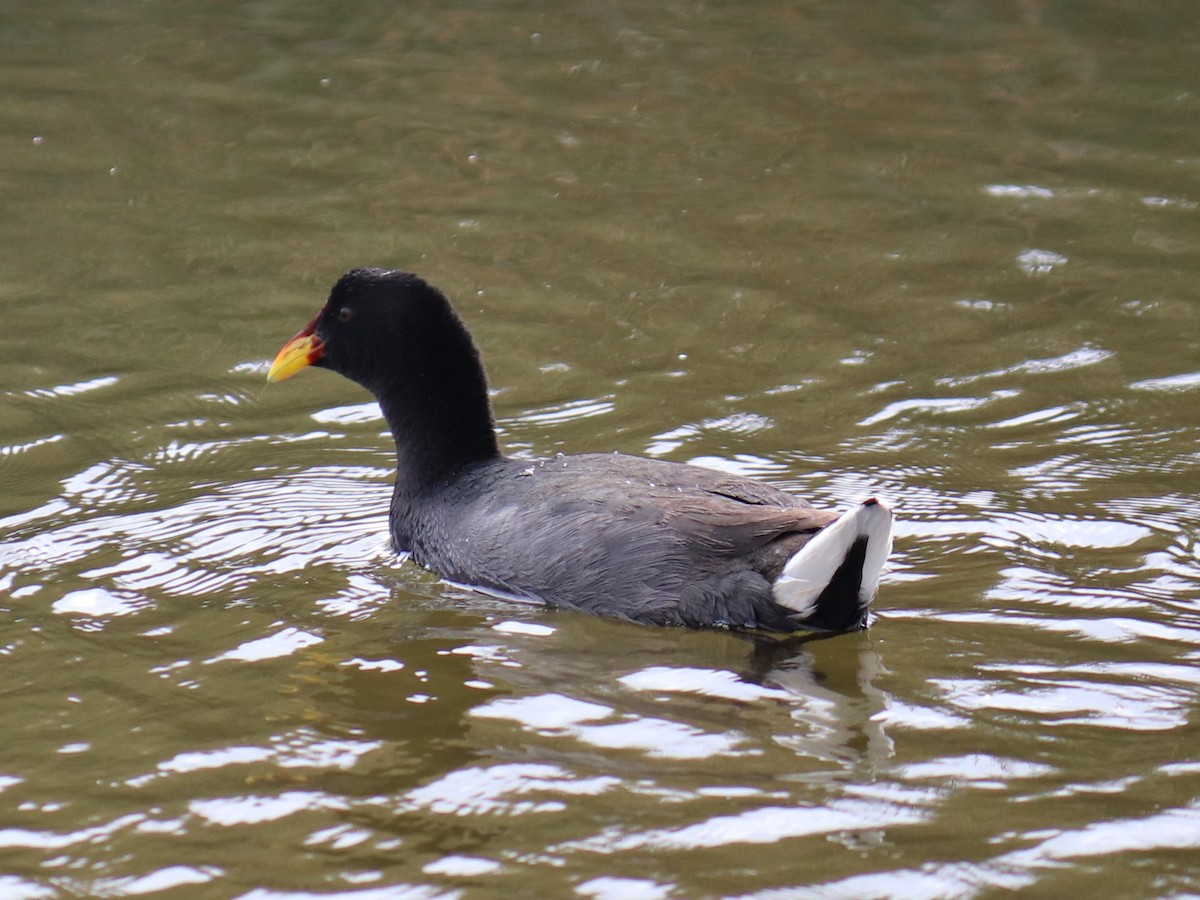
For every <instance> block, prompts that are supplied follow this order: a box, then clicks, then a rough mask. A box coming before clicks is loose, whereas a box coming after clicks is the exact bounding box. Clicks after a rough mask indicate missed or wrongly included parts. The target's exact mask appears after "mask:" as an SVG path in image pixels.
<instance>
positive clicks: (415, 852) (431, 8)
mask: <svg viewBox="0 0 1200 900" xmlns="http://www.w3.org/2000/svg"><path fill="white" fill-rule="evenodd" d="M1198 48H1200V26H1198V25H1197V22H1196V19H1195V16H1194V14H1193V11H1192V7H1191V6H1190V5H1188V4H1182V3H1167V4H1158V5H1155V7H1154V8H1152V9H1148V8H1146V7H1145V6H1144V5H1143V4H1135V3H1128V2H1109V3H1094V4H1073V3H1053V2H1051V3H1038V2H1032V3H1025V4H1021V5H1019V6H1014V7H1013V8H1011V9H1006V8H1000V7H996V6H993V5H990V4H983V3H974V4H972V3H963V4H943V5H934V4H900V3H881V4H870V5H853V4H836V3H810V4H783V3H777V4H774V3H763V4H702V3H668V4H657V5H649V6H646V5H643V4H631V3H622V2H614V3H582V2H581V3H573V2H572V3H563V4H554V5H550V4H472V3H457V4H444V5H435V4H399V5H397V4H374V3H352V4H345V5H338V6H330V5H320V4H310V3H301V2H289V0H276V2H257V3H242V4H235V3H222V2H219V0H218V2H212V0H210V2H206V3H204V4H200V3H177V4H166V5H156V4H147V3H135V2H111V3H101V4H95V3H89V4H84V3H75V2H66V3H56V4H50V5H47V4H35V3H31V2H27V0H15V2H10V3H7V4H5V6H4V7H3V9H0V84H3V85H4V90H3V93H2V94H0V98H2V99H0V208H2V209H3V214H2V215H0V245H2V246H3V247H4V248H5V252H3V253H0V322H2V323H3V327H2V328H0V349H2V352H0V673H2V677H0V735H2V737H0V896H4V897H6V898H7V897H19V898H25V897H30V898H41V897H69V896H77V895H103V896H126V895H153V894H160V895H163V896H168V895H169V896H181V897H187V896H195V897H215V896H231V897H232V896H248V897H254V898H274V897H283V896H290V897H294V896H338V897H349V898H355V900H374V898H381V897H388V898H391V897H403V898H433V897H463V898H474V897H493V896H494V897H510V896H551V897H554V896H579V897H585V898H605V900H607V898H622V900H624V898H660V897H661V898H692V897H742V898H751V897H753V898H760V900H767V898H771V900H778V898H792V897H796V898H800V897H810V896H813V897H816V896H820V897H826V896H845V897H896V898H899V897H906V898H914V897H974V896H991V895H995V894H998V893H1000V892H1002V891H1005V890H1009V889H1014V888H1019V889H1022V890H1023V891H1024V892H1026V893H1028V894H1030V895H1032V896H1075V895H1085V894H1088V893H1093V894H1099V895H1104V896H1131V897H1135V896H1136V897H1143V896H1145V897H1150V896H1155V897H1159V896H1162V897H1171V896H1183V895H1188V894H1194V893H1197V892H1200V864H1198V863H1197V862H1196V858H1197V850H1198V849H1200V731H1198V722H1200V711H1198V705H1200V704H1198V697H1200V549H1198V547H1200V545H1198V543H1197V524H1198V522H1200V515H1198V514H1197V495H1198V494H1200V466H1198V461H1200V451H1198V446H1197V439H1198V437H1200V425H1198V424H1197V415H1196V409H1197V403H1198V400H1200V352H1198V351H1200V303H1198V302H1197V300H1196V299H1195V295H1196V271H1197V265H1198V258H1197V251H1196V248H1197V246H1200V241H1198V238H1200V178H1198V175H1200V154H1198V153H1197V149H1196V148H1197V146H1198V141H1197V137H1198V135H1197V126H1196V122H1197V121H1200V94H1198V93H1197V87H1196V82H1195V77H1194V73H1195V72H1196V71H1197V65H1198V63H1200V59H1198V58H1197V57H1198V55H1200V51H1198ZM365 264H374V265H387V266H395V267H402V268H408V269H412V270H415V271H417V272H419V273H421V274H422V275H424V276H425V277H427V278H428V279H429V280H431V281H432V282H434V283H435V284H438V285H439V286H441V287H442V288H443V289H445V290H446V291H447V293H448V294H449V295H450V296H451V297H452V298H454V299H455V300H456V302H457V304H458V306H459V307H460V309H461V310H462V312H463V314H464V317H465V318H466V320H467V321H468V324H469V325H470V326H471V328H472V329H473V331H474V333H475V335H476V337H477V339H478V341H479V343H480V344H481V346H482V348H483V351H484V354H485V358H486V360H487V363H488V367H489V371H490V374H491V380H492V386H493V388H494V391H495V404H496V410H497V415H498V417H499V419H500V421H501V426H502V429H503V441H504V444H505V446H506V447H507V448H509V450H510V451H511V452H514V453H518V454H524V455H528V456H542V455H550V454H553V453H555V452H559V451H564V452H571V451H584V450H612V449H619V450H622V451H625V452H631V453H643V454H651V455H657V456H661V457H664V458H669V459H674V460H682V461H698V462H701V463H703V464H707V465H716V466H721V467H725V468H728V469H733V470H736V471H741V472H745V473H749V474H753V475H756V476H759V477H762V478H765V479H768V480H770V481H772V482H774V483H777V484H780V485H783V486H785V487H788V488H791V489H795V490H798V491H802V492H804V493H805V494H807V495H809V496H811V497H812V498H813V499H815V500H817V501H819V502H820V503H822V504H824V505H830V506H839V505H845V504H848V503H850V502H853V501H856V500H861V499H862V498H864V497H866V496H870V495H872V494H876V495H879V496H881V497H886V498H887V499H889V500H890V501H891V502H892V503H893V504H894V505H895V506H896V508H897V512H898V515H899V517H900V518H899V519H898V522H897V542H896V552H895V556H894V558H893V561H892V565H891V570H890V572H889V574H888V575H887V576H886V578H885V581H884V584H883V588H882V590H881V593H880V597H879V601H878V604H877V611H878V619H877V622H876V625H875V627H874V628H873V629H872V630H871V631H869V632H867V633H865V634H862V635H851V636H843V637H839V638H836V639H833V640H828V641H820V642H816V643H807V644H804V645H802V646H790V645H780V646H778V647H776V648H773V649H770V650H768V649H764V648H757V649H756V648H755V647H753V646H752V645H751V644H750V643H749V642H748V641H746V640H745V639H743V638H741V637H739V636H737V635H733V634H727V633H718V632H711V633H703V632H685V631H679V630H670V629H652V628H639V627H635V626H630V625H624V624H621V623H616V622H609V621H601V620H595V619H590V618H585V617H582V616H576V615H570V614H555V613H551V612H546V611H544V610H540V609H538V608H534V607H526V606H517V605H508V604H505V603H502V602H499V601H496V600H492V599H488V598H485V597H480V596H477V595H474V594H471V593H468V592H464V591H461V590H459V589H457V588H452V587H448V586H446V585H444V584H442V583H440V582H439V581H438V580H437V579H436V578H434V577H433V576H431V575H429V574H428V573H425V572H422V571H420V570H419V569H417V568H415V567H413V566H411V565H406V564H404V563H402V562H400V561H398V560H396V559H394V558H393V557H392V556H391V554H390V553H389V551H388V549H387V545H386V542H385V526H386V507H387V500H388V495H389V479H390V466H391V457H390V449H389V447H390V441H389V439H388V438H387V436H386V434H384V433H383V423H382V421H381V420H380V419H379V418H378V416H377V413H376V411H375V410H374V408H373V406H371V405H370V404H369V403H368V402H367V401H368V398H367V397H366V396H364V395H363V394H362V393H361V392H360V391H359V390H358V389H357V388H355V387H354V386H353V385H352V384H350V383H349V382H346V381H343V380H341V379H338V378H337V377H335V376H333V375H330V374H329V373H326V372H309V373H305V374H304V375H302V376H300V377H298V378H296V379H294V380H292V381H289V382H287V383H286V384H282V385H277V386H272V387H271V388H270V390H264V388H263V378H264V373H265V368H266V362H267V360H268V359H269V358H270V357H272V356H273V355H274V353H275V351H276V350H277V349H278V348H279V346H280V345H281V344H282V342H283V341H284V340H286V339H287V338H288V337H290V336H291V335H292V334H293V333H294V332H295V331H296V329H297V328H299V327H300V326H301V325H302V324H303V323H304V322H306V321H307V320H308V319H309V318H310V316H311V315H312V313H313V312H314V311H315V310H316V308H317V307H318V306H319V305H320V303H321V302H322V300H323V299H324V295H325V292H326V291H327V290H328V287H329V286H330V285H331V284H332V282H333V281H334V280H335V278H336V277H337V276H338V275H339V274H341V272H342V271H344V270H345V269H347V268H350V267H352V266H356V265H365Z"/></svg>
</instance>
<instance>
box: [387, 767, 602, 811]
mask: <svg viewBox="0 0 1200 900" xmlns="http://www.w3.org/2000/svg"><path fill="white" fill-rule="evenodd" d="M620 783H621V780H620V779H619V778H615V777H612V776H608V775H603V776H597V777H593V778H581V777H579V776H576V775H574V774H573V773H571V772H569V771H567V770H566V769H563V768H561V767H559V766H555V765H550V764H546V763H502V764H499V765H494V766H472V767H469V768H466V769H458V770H457V771H454V772H451V773H450V774H448V775H444V776H443V777H441V778H438V779H436V780H435V781H432V782H430V783H429V784H426V785H423V786H421V787H419V788H415V789H414V790H411V791H409V792H408V793H407V794H405V796H404V801H405V802H404V807H406V808H409V809H428V810H429V811H431V812H435V813H441V814H444V815H455V816H478V815H500V816H520V815H526V814H529V813H546V812H561V811H562V810H564V809H566V808H567V807H566V804H565V803H564V802H563V800H562V799H561V798H565V797H572V796H580V795H588V796H594V795H596V794H602V793H604V792H605V791H609V790H612V789H613V788H615V787H617V786H618V785H619V784H620ZM547 797H549V798H552V799H546V798H547Z"/></svg>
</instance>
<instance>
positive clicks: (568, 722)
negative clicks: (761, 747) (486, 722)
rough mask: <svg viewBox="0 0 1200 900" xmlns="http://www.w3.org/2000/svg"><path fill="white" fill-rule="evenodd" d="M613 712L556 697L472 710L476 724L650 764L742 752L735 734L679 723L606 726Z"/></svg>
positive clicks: (636, 720)
mask: <svg viewBox="0 0 1200 900" xmlns="http://www.w3.org/2000/svg"><path fill="white" fill-rule="evenodd" d="M613 714H614V710H612V709H611V708H609V707H605V706H601V705H599V704H596V703H585V702H583V701H579V700H574V699H572V698H570V697H564V696H562V695H561V694H542V695H537V696H531V697H520V698H508V697H505V698H501V699H499V700H493V701H491V702H490V703H487V704H484V705H483V706H477V707H475V708H474V709H472V710H471V715H472V716H475V717H477V718H481V719H507V720H510V721H514V722H518V723H520V724H521V725H522V726H523V727H525V728H528V729H530V730H533V731H537V732H540V733H542V734H546V735H562V736H569V737H572V738H574V739H576V740H578V741H581V742H582V743H585V744H590V745H591V746H593V747H603V748H606V749H610V750H640V751H641V752H643V753H645V754H646V755H647V756H649V757H651V758H660V759H704V758H708V757H715V756H735V755H740V754H741V753H743V752H745V751H744V750H739V749H738V747H739V745H741V744H743V743H744V742H745V738H744V736H742V735H740V734H738V733H737V732H732V731H729V732H724V733H719V734H717V733H711V732H705V731H703V730H701V729H699V728H697V727H695V726H692V725H686V724H684V723H681V722H673V721H670V720H667V719H660V718H654V717H625V718H623V719H622V720H620V721H615V722H609V723H605V724H586V723H591V722H596V721H599V720H603V719H606V718H609V717H610V716H611V715H613Z"/></svg>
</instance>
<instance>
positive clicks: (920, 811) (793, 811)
mask: <svg viewBox="0 0 1200 900" xmlns="http://www.w3.org/2000/svg"><path fill="white" fill-rule="evenodd" d="M926 798H927V795H925V794H920V793H913V794H912V795H910V796H907V797H905V798H904V800H905V801H906V802H902V803H887V802H880V801H868V800H860V799H853V798H838V799H835V800H831V801H830V802H829V803H827V804H825V805H824V806H795V807H782V806H764V807H759V808H757V809H751V810H747V811H746V812H743V813H740V814H737V815H728V816H714V817H712V818H709V819H706V820H704V821H702V822H697V823H695V824H693V825H685V826H683V827H681V828H661V829H653V830H651V831H644V832H633V833H623V831H622V829H620V828H612V829H608V830H606V831H605V832H604V833H602V834H598V835H596V836H595V837H591V838H585V839H584V840H580V841H571V842H568V843H566V844H564V845H561V846H560V847H558V848H557V849H558V850H560V851H561V850H565V849H572V850H585V851H591V852H596V853H621V852H624V851H628V850H635V849H642V848H649V849H653V850H695V849H702V848H706V847H721V846H727V845H730V844H774V843H776V842H778V841H782V840H786V839H787V838H797V837H806V836H809V835H814V834H829V833H831V832H836V831H845V830H862V829H871V828H885V827H889V826H894V825H915V824H918V823H920V822H923V821H925V820H926V819H927V818H929V815H930V813H929V811H928V810H926V809H924V808H922V807H923V806H924V803H925V800H926Z"/></svg>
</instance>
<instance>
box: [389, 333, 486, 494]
mask: <svg viewBox="0 0 1200 900" xmlns="http://www.w3.org/2000/svg"><path fill="white" fill-rule="evenodd" d="M453 325H457V326H458V327H457V328H454V327H451V328H450V329H449V331H450V332H451V333H450V334H448V335H443V336H442V337H441V338H437V337H436V336H433V335H430V340H428V341H427V342H423V343H422V344H421V346H420V347H415V348H414V347H409V348H408V353H409V355H410V358H409V359H408V360H406V365H405V366H404V372H405V374H404V376H403V377H402V378H399V379H397V380H395V381H393V382H391V383H388V384H385V385H379V386H376V390H375V394H376V396H377V397H378V398H379V405H380V408H381V409H382V410H383V415H384V417H385V418H386V419H387V423H388V427H389V428H390V429H391V432H392V437H393V438H394V439H395V441H396V490H397V492H398V493H404V494H410V493H411V494H415V493H420V492H421V491H423V490H427V489H430V488H435V487H437V486H439V485H441V484H444V483H446V481H448V480H449V479H450V478H452V477H453V476H454V475H455V474H456V473H458V472H460V471H462V470H463V469H465V468H467V467H468V466H471V465H473V464H475V463H479V462H484V461H486V460H489V459H495V458H497V457H498V456H499V455H500V448H499V445H498V444H497V442H496V431H495V425H494V423H493V421H492V408H491V403H490V402H489V400H488V392H487V379H486V377H485V376H484V372H483V365H482V363H481V362H480V360H479V353H478V351H477V350H476V349H475V346H474V344H473V343H472V342H471V338H470V337H469V336H468V335H467V333H466V330H465V329H463V328H462V326H461V324H460V323H458V322H457V317H455V321H454V322H453Z"/></svg>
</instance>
